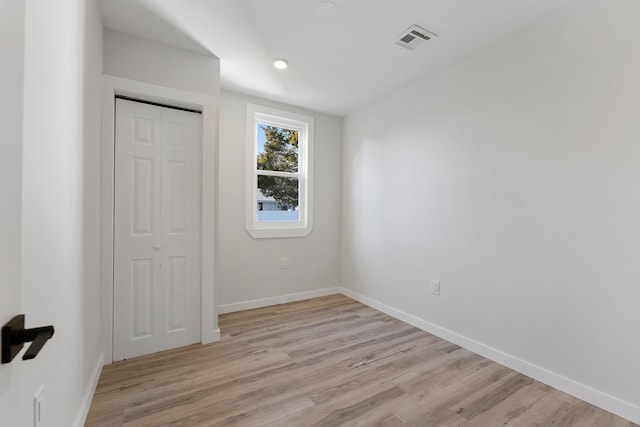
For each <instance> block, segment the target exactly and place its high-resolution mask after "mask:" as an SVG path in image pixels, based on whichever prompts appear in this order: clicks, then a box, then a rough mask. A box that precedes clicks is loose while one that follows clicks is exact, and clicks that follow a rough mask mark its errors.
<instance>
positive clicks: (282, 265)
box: [280, 256, 289, 270]
mask: <svg viewBox="0 0 640 427" xmlns="http://www.w3.org/2000/svg"><path fill="white" fill-rule="evenodd" d="M287 268H289V262H288V260H287V257H286V256H283V257H282V258H280V270H286V269H287Z"/></svg>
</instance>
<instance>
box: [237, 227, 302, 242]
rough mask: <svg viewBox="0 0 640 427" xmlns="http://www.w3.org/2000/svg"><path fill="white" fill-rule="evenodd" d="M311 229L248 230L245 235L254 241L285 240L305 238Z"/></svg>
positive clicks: (248, 228)
mask: <svg viewBox="0 0 640 427" xmlns="http://www.w3.org/2000/svg"><path fill="white" fill-rule="evenodd" d="M311 230H312V227H300V228H275V227H274V228H267V227H264V228H263V227H260V228H250V227H247V233H249V235H250V236H251V237H253V238H254V239H285V238H290V237H306V236H308V235H309V233H311Z"/></svg>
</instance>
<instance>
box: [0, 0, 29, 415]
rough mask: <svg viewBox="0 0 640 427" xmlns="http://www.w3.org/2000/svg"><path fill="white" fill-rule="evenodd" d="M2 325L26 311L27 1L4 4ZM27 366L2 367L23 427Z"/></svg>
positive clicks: (0, 41) (2, 381)
mask: <svg viewBox="0 0 640 427" xmlns="http://www.w3.org/2000/svg"><path fill="white" fill-rule="evenodd" d="M0 9H1V10H2V13H0V52H2V55H3V63H2V67H0V93H1V94H2V96H1V97H0V150H1V153H2V154H1V155H0V200H2V202H1V203H0V218H1V219H2V220H1V221H0V325H4V324H5V323H6V322H8V321H9V320H11V318H13V316H15V315H16V314H19V313H20V312H21V311H20V310H22V307H21V302H20V296H21V286H20V257H21V255H20V246H21V243H20V239H21V232H20V225H21V218H20V217H21V212H22V208H21V204H22V195H21V188H22V185H21V182H22V87H23V78H22V74H23V71H24V65H23V64H24V2H23V1H22V0H1V1H0ZM22 369H23V366H22V365H20V364H17V363H10V364H2V365H0V414H2V415H0V417H2V418H1V419H2V423H3V425H5V423H6V425H8V426H19V425H21V423H22V421H23V419H24V418H23V417H22V416H23V414H22V413H21V411H20V410H19V409H18V408H19V407H20V402H21V400H22V388H21V385H20V378H21V376H22Z"/></svg>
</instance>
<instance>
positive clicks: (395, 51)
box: [100, 0, 575, 115]
mask: <svg viewBox="0 0 640 427" xmlns="http://www.w3.org/2000/svg"><path fill="white" fill-rule="evenodd" d="M332 1H333V3H335V4H336V5H337V13H336V14H335V15H334V16H333V17H329V18H325V17H321V16H318V15H317V14H316V13H315V8H316V5H317V4H318V3H319V0H100V5H101V9H102V13H103V19H104V23H105V26H106V27H108V28H111V29H114V30H117V31H121V32H125V33H129V34H132V35H135V36H139V37H143V38H147V39H151V40H156V41H159V42H163V43H166V44H170V45H173V46H178V47H183V48H186V49H190V50H193V51H196V52H200V53H204V54H214V55H216V56H217V57H219V58H220V63H221V85H222V88H223V89H227V90H231V91H235V92H241V93H246V94H249V95H256V96H260V97H263V98H268V99H273V100H276V101H281V102H285V103H288V104H293V105H297V106H301V107H306V108H310V109H313V110H318V111H323V112H327V113H332V114H336V115H344V114H348V113H349V112H352V111H353V110H355V109H357V108H358V107H361V106H363V105H366V104H368V103H370V102H372V101H373V100H375V99H376V98H379V97H381V96H383V95H385V94H387V93H389V92H392V91H393V90H396V89H399V88H401V87H404V86H406V85H408V84H409V83H411V82H412V81H414V80H416V79H418V78H420V77H422V76H425V75H426V74H428V73H429V72H431V71H434V70H436V69H439V68H442V67H444V66H446V65H447V64H449V63H451V62H453V61H455V60H456V59H459V58H461V57H463V56H465V55H468V54H469V53H471V52H473V51H474V50H477V49H479V48H480V47H482V46H484V45H486V44H488V43H491V42H492V41H494V40H496V39H498V38H500V37H503V36H506V35H507V34H509V33H511V32H513V31H516V30H518V29H519V28H522V27H524V26H526V25H528V24H530V23H532V22H533V21H536V20H538V19H541V18H542V17H543V16H545V15H547V14H549V13H552V12H553V10H554V9H556V8H558V7H561V6H564V5H566V4H567V3H568V2H570V1H575V0H393V1H392V0H332ZM412 24H417V25H419V26H421V27H423V28H426V29H427V30H429V31H431V32H434V33H436V34H438V35H439V37H438V38H436V39H433V40H432V41H429V42H427V43H425V44H423V45H422V46H420V47H418V48H417V49H416V50H413V51H409V50H406V49H403V48H402V47H399V46H397V45H396V44H395V42H396V40H397V39H398V36H399V35H400V34H401V33H402V32H403V31H404V30H405V29H406V28H408V27H409V26H410V25H412ZM275 58H286V59H287V60H288V61H289V68H288V69H287V70H285V71H278V70H276V69H275V68H274V67H273V65H272V62H273V60H274V59H275Z"/></svg>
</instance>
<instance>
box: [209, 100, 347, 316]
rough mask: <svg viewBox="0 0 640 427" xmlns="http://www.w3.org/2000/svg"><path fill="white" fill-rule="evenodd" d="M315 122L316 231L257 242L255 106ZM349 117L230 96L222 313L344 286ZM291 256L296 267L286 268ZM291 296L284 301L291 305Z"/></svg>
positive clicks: (224, 144)
mask: <svg viewBox="0 0 640 427" xmlns="http://www.w3.org/2000/svg"><path fill="white" fill-rule="evenodd" d="M248 103H252V104H258V105H263V106H267V107H273V108H278V109H281V110H287V111H291V112H294V113H299V114H305V115H308V116H311V117H313V118H314V125H315V139H314V158H315V159H314V160H315V163H314V168H315V170H314V181H313V182H314V213H313V222H314V226H313V230H312V231H311V234H309V236H307V237H303V238H290V239H253V238H252V237H251V236H250V235H249V234H248V233H247V231H246V229H245V174H246V171H245V165H246V158H245V156H246V146H247V143H246V136H247V135H246V118H247V104H248ZM341 143H342V119H341V118H339V117H333V116H328V115H325V114H320V113H316V112H313V111H308V110H301V109H299V108H295V107H291V106H287V105H282V104H277V103H274V102H270V101H266V100H263V99H258V98H252V97H247V96H244V95H239V94H236V93H231V92H224V91H223V92H222V94H221V102H220V146H219V159H220V161H219V180H218V182H219V185H218V240H217V243H218V246H217V251H216V253H217V257H216V297H217V301H218V304H219V307H220V311H221V312H227V311H234V310H238V309H245V308H248V307H253V306H260V305H270V304H274V303H277V302H282V301H285V300H287V299H286V297H284V296H287V295H289V296H291V295H292V294H298V295H297V296H291V297H290V298H293V299H296V298H304V296H311V295H317V294H318V293H317V292H318V291H320V290H322V289H326V288H334V287H336V286H338V284H339V253H340V250H339V245H340V238H339V233H340V207H339V206H340V191H341V190H340V179H341V178H340V176H341V173H340V170H341ZM282 257H287V259H288V268H287V269H286V270H283V269H281V268H280V259H281V258H282ZM283 298H284V299H283Z"/></svg>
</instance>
